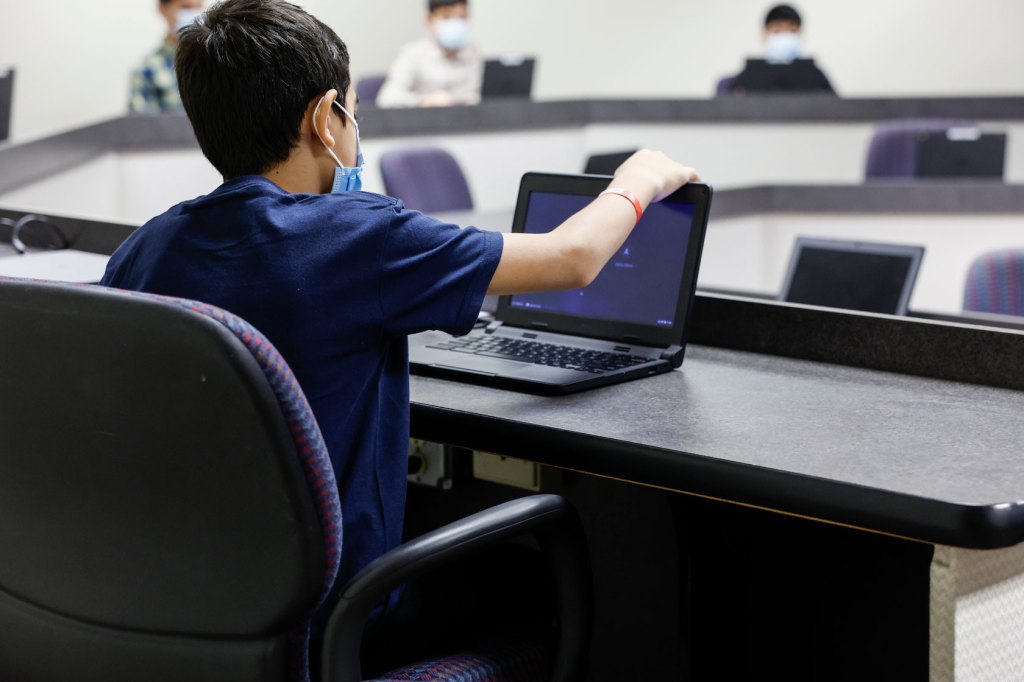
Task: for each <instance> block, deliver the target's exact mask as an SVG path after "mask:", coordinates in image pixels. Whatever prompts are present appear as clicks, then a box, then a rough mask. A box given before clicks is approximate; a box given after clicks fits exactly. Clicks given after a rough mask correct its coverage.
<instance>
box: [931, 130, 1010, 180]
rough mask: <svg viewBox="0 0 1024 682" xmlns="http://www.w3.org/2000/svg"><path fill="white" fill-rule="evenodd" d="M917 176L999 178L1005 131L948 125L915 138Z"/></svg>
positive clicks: (1001, 173)
mask: <svg viewBox="0 0 1024 682" xmlns="http://www.w3.org/2000/svg"><path fill="white" fill-rule="evenodd" d="M916 155H917V157H916V158H917V177H919V178H988V179H992V180H1002V179H1003V171H1004V169H1005V166H1006V134H1005V133H982V132H981V131H979V130H978V129H977V128H950V129H949V130H947V131H945V132H933V133H922V134H921V135H919V136H918V138H917V143H916Z"/></svg>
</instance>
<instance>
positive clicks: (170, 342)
mask: <svg viewBox="0 0 1024 682" xmlns="http://www.w3.org/2000/svg"><path fill="white" fill-rule="evenodd" d="M0 329H3V333H0V356H2V357H4V358H6V360H5V361H4V362H2V363H0V543H2V544H0V546H2V547H3V554H2V559H0V632H2V633H3V636H0V671H2V674H0V677H3V679H10V680H33V681H34V682H56V681H57V680H76V681H82V682H100V681H103V682H118V681H125V682H127V681H131V680H147V682H183V681H186V680H188V681H190V682H213V681H214V680H216V681H217V682H256V681H261V682H262V681H268V682H269V681H274V682H283V681H284V680H291V681H298V682H306V681H307V680H309V678H310V675H309V668H310V655H309V643H310V623H311V619H312V617H313V614H314V612H315V611H316V610H317V609H318V608H320V607H323V609H326V610H329V613H330V614H331V615H330V621H329V623H328V626H327V631H326V634H325V636H324V638H323V651H324V653H323V658H322V663H321V665H322V670H323V674H322V676H321V678H320V679H321V680H323V681H324V682H357V681H359V680H361V679H362V677H361V674H360V662H359V646H360V640H361V637H362V630H363V626H364V624H365V623H366V622H367V616H368V614H369V613H370V611H371V610H372V608H373V607H374V606H375V605H376V604H379V603H380V602H381V600H382V599H384V598H386V597H387V595H388V594H390V593H391V592H392V590H394V589H395V588H396V587H397V586H398V585H400V584H402V583H404V582H405V581H407V580H409V579H410V578H413V577H415V576H417V575H419V574H420V573H422V572H424V571H426V570H430V569H433V568H437V567H443V566H444V565H445V564H446V563H447V562H449V561H451V560H453V559H455V558H459V557H462V556H464V555H466V554H467V553H471V552H475V551H478V550H480V549H484V548H488V547H491V546H493V545H494V544H496V543H498V542H501V541H504V540H507V539H509V538H512V537H515V536H518V535H522V534H523V533H524V532H525V533H526V534H532V535H533V536H535V537H536V539H537V541H538V542H539V543H540V546H541V548H542V550H543V552H544V554H545V556H546V557H547V558H548V559H549V560H550V565H551V568H552V570H553V572H554V576H555V579H556V583H557V585H558V587H557V593H558V605H557V610H558V615H559V618H560V619H561V623H562V625H563V631H562V634H561V639H560V644H559V646H558V648H557V651H554V650H553V649H552V647H550V646H546V643H541V642H539V641H537V640H536V639H531V638H530V637H528V636H519V637H503V638H499V639H495V640H493V641H491V642H490V643H489V644H488V643H485V644H481V645H480V646H479V647H476V648H473V649H471V650H468V651H463V653H458V654H456V655H452V656H444V657H442V658H438V659H435V660H433V661H429V662H427V663H426V664H420V665H418V666H413V667H411V668H407V669H402V670H398V671H395V672H393V673H389V674H387V675H384V676H383V677H381V678H379V679H380V680H417V679H432V680H434V679H444V680H467V681H468V680H477V679H488V680H500V681H506V682H512V681H515V682H520V681H522V682H526V681H527V680H530V681H533V680H543V679H552V680H567V681H568V680H582V679H583V677H584V675H585V662H586V659H587V657H588V655H589V622H590V620H589V619H590V599H591V595H590V592H589V590H590V578H589V576H590V572H589V563H588V559H587V552H586V545H585V542H584V540H583V536H582V529H581V527H580V524H579V519H578V517H576V515H575V512H574V511H573V509H572V508H571V507H570V506H569V505H568V503H567V502H565V500H563V499H562V498H561V497H558V496H554V495H537V496H531V497H524V498H521V499H518V500H514V501H513V502H511V503H507V504H505V505H499V506H498V507H494V508H492V509H489V510H486V511H483V512H480V513H479V514H476V515H474V516H470V517H468V518H465V519H463V520H461V521H458V522H456V523H454V524H451V525H449V526H446V527H444V528H442V529H440V530H438V531H435V532H432V533H428V534H426V535H424V536H422V537H420V538H417V539H415V540H413V541H411V542H408V543H406V544H404V545H401V546H400V547H398V548H396V549H395V550H393V551H392V552H389V553H387V554H385V555H384V556H382V557H380V558H378V559H377V560H376V561H374V562H373V563H371V564H370V565H369V566H367V567H366V568H365V569H364V570H363V571H362V572H360V574H359V575H357V576H356V577H354V578H353V579H352V580H351V581H350V582H349V583H348V584H347V585H346V586H344V587H343V588H341V589H340V590H335V589H334V581H335V577H336V576H337V573H338V566H339V562H340V558H341V554H342V552H343V551H344V544H343V538H342V524H341V505H340V501H339V499H338V487H337V483H336V481H335V478H334V471H333V470H332V468H331V463H330V459H329V457H328V453H327V451H326V448H325V446H324V442H323V439H322V438H321V435H320V430H319V428H318V426H317V423H316V420H315V419H314V417H313V413H312V412H311V410H310V408H309V405H308V403H307V402H306V398H305V397H304V395H303V393H302V390H301V389H300V388H299V386H298V384H297V383H296V381H295V377H294V376H293V375H292V373H291V371H290V370H289V368H288V365H287V364H286V363H285V362H284V360H283V359H282V358H281V356H280V355H279V354H278V353H277V351H276V350H275V349H274V347H273V346H272V345H271V344H270V343H269V342H268V341H267V339H266V338H264V337H263V336H262V335H261V334H260V333H259V332H258V331H256V330H255V329H253V328H252V327H251V326H250V325H248V324H247V323H246V322H245V321H243V320H241V319H239V318H238V317H236V316H234V315H232V314H230V313H227V312H225V311H223V310H221V309H218V308H215V307H212V306H209V305H206V304H204V303H198V302H195V301H187V300H182V299H176V298H168V297H163V296H153V295H148V294H138V293H131V292H124V291H117V290H113V289H105V288H103V287H95V286H84V285H83V286H76V285H67V284H56V283H44V282H33V281H28V280H16V279H3V278H0ZM330 595H336V597H330ZM486 625H487V624H486V623H485V624H482V629H486ZM441 653H444V652H441ZM423 671H427V672H426V673H424V672H423ZM438 671H448V672H449V673H450V674H448V675H447V676H444V677H439V676H437V675H436V674H435V673H437V672H438ZM424 674H427V675H432V676H428V677H424V676H423V675H424Z"/></svg>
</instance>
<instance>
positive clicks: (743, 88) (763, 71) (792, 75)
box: [732, 59, 835, 94]
mask: <svg viewBox="0 0 1024 682" xmlns="http://www.w3.org/2000/svg"><path fill="white" fill-rule="evenodd" d="M732 92H733V93H734V94H744V93H754V92H757V93H767V94H771V93H779V92H823V93H831V94H835V91H834V90H833V89H832V85H831V83H829V82H828V78H826V77H825V74H823V73H822V72H821V69H819V68H818V67H817V66H816V65H815V64H814V60H813V59H795V60H793V61H791V62H786V63H777V62H769V61H765V60H764V59H748V60H747V65H746V67H745V68H744V69H743V71H741V72H740V74H739V75H738V76H736V80H735V81H734V82H733V85H732Z"/></svg>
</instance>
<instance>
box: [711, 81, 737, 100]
mask: <svg viewBox="0 0 1024 682" xmlns="http://www.w3.org/2000/svg"><path fill="white" fill-rule="evenodd" d="M735 83H736V76H726V77H725V78H720V79H719V80H718V83H716V84H715V97H725V96H727V95H731V94H732V86H733V85H734V84H735Z"/></svg>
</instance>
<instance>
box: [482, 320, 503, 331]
mask: <svg viewBox="0 0 1024 682" xmlns="http://www.w3.org/2000/svg"><path fill="white" fill-rule="evenodd" d="M500 326H501V320H495V321H494V322H491V323H490V324H489V325H487V328H486V329H484V333H485V334H493V333H494V332H496V331H498V327H500Z"/></svg>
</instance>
